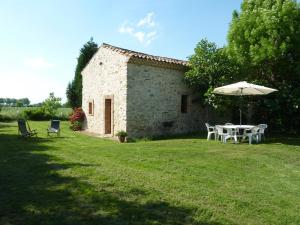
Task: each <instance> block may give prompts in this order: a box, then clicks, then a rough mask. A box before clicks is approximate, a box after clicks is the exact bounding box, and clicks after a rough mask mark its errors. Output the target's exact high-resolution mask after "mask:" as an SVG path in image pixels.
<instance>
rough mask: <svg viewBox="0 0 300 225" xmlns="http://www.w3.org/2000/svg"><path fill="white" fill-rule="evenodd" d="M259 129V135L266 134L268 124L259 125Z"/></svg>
mask: <svg viewBox="0 0 300 225" xmlns="http://www.w3.org/2000/svg"><path fill="white" fill-rule="evenodd" d="M257 126H258V127H259V133H261V134H264V133H265V129H267V128H268V125H267V124H263V123H262V124H258V125H257Z"/></svg>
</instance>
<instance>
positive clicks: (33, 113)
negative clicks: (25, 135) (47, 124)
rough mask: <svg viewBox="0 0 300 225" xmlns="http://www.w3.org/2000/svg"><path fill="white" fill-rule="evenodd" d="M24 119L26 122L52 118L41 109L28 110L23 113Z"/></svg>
mask: <svg viewBox="0 0 300 225" xmlns="http://www.w3.org/2000/svg"><path fill="white" fill-rule="evenodd" d="M24 117H25V118H26V119H28V120H37V121H41V120H50V119H52V116H51V115H50V114H49V113H47V112H45V110H44V109H43V108H36V109H28V110H25V111H24Z"/></svg>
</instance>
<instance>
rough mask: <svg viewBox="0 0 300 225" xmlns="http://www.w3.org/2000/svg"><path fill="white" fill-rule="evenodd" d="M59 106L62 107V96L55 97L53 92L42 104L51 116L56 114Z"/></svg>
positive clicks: (43, 108)
mask: <svg viewBox="0 0 300 225" xmlns="http://www.w3.org/2000/svg"><path fill="white" fill-rule="evenodd" d="M59 107H61V98H58V97H55V96H54V93H53V92H51V93H50V94H49V97H48V98H47V99H46V100H45V101H44V102H43V104H42V110H43V111H44V112H45V113H46V114H49V115H51V116H55V114H56V112H57V109H58V108H59Z"/></svg>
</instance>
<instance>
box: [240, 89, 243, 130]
mask: <svg viewBox="0 0 300 225" xmlns="http://www.w3.org/2000/svg"><path fill="white" fill-rule="evenodd" d="M242 96H243V88H241V95H240V125H242Z"/></svg>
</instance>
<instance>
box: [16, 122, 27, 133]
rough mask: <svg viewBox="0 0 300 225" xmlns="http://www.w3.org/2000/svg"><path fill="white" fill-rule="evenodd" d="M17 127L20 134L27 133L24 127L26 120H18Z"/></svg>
mask: <svg viewBox="0 0 300 225" xmlns="http://www.w3.org/2000/svg"><path fill="white" fill-rule="evenodd" d="M18 128H19V131H20V133H21V134H22V135H27V134H28V133H29V131H28V130H27V127H26V121H25V120H24V119H19V120H18Z"/></svg>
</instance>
